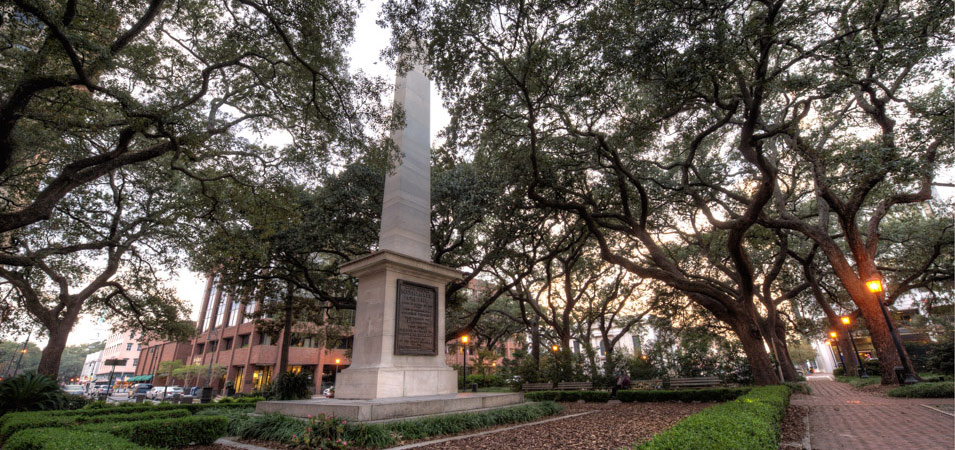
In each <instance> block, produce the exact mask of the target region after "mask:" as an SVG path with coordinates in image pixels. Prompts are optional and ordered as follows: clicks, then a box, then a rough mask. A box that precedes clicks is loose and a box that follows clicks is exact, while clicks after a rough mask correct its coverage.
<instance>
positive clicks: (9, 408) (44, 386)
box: [0, 373, 63, 415]
mask: <svg viewBox="0 0 955 450" xmlns="http://www.w3.org/2000/svg"><path fill="white" fill-rule="evenodd" d="M62 404H63V395H62V393H61V391H60V387H59V385H57V384H56V380H54V379H53V378H50V377H48V376H46V375H37V374H32V373H28V374H25V375H18V376H15V377H13V378H7V379H6V380H3V381H2V382H0V415H2V414H6V413H9V412H14V411H43V410H49V409H57V408H59V407H60V406H61V405H62Z"/></svg>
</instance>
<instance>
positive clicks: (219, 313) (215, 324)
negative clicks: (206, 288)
mask: <svg viewBox="0 0 955 450" xmlns="http://www.w3.org/2000/svg"><path fill="white" fill-rule="evenodd" d="M225 298H226V295H225V294H223V295H220V296H219V306H217V307H216V318H215V322H213V323H212V328H216V327H218V326H219V325H221V324H222V317H223V316H224V315H225Z"/></svg>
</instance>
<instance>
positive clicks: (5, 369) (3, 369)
mask: <svg viewBox="0 0 955 450" xmlns="http://www.w3.org/2000/svg"><path fill="white" fill-rule="evenodd" d="M21 350H23V343H22V342H17V341H3V342H0V375H2V374H11V373H13V369H14V368H16V367H17V359H18V358H19V359H20V371H19V372H17V373H20V374H25V373H30V372H36V369H37V367H38V366H39V365H40V354H41V353H42V350H40V347H37V345H36V343H34V342H27V352H26V353H24V354H23V358H20V355H19V354H18V353H19V352H20V351H21Z"/></svg>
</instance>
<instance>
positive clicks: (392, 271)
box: [335, 250, 461, 399]
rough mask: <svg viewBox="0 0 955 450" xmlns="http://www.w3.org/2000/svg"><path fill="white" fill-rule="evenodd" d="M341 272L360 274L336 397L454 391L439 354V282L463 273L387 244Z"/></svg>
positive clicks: (441, 325) (441, 340) (451, 374)
mask: <svg viewBox="0 0 955 450" xmlns="http://www.w3.org/2000/svg"><path fill="white" fill-rule="evenodd" d="M341 271H342V272H343V273H347V274H349V275H352V276H354V277H356V278H358V307H357V309H356V312H355V338H354V346H353V348H352V362H351V366H349V367H348V368H347V369H345V370H343V371H342V372H341V373H339V374H338V380H337V382H336V383H335V398H336V399H376V398H390V397H413V396H433V395H442V394H456V393H457V373H456V372H455V371H454V369H451V368H450V367H448V366H447V364H446V363H445V356H444V349H445V346H444V335H445V327H444V306H445V305H444V287H445V285H446V284H447V283H448V282H449V281H451V280H453V279H455V278H459V277H460V276H461V273H460V272H458V271H456V270H453V269H449V268H447V267H444V266H440V265H437V264H434V263H431V262H428V261H423V260H420V259H417V258H412V257H409V256H405V255H402V254H399V253H395V252H393V251H389V250H381V251H378V252H376V253H373V254H371V255H368V256H366V257H363V258H358V259H356V260H353V261H349V262H348V263H347V264H345V265H343V266H342V267H341Z"/></svg>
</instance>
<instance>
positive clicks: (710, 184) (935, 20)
mask: <svg viewBox="0 0 955 450" xmlns="http://www.w3.org/2000/svg"><path fill="white" fill-rule="evenodd" d="M388 5H389V6H388V7H387V8H386V19H387V20H388V21H389V22H390V23H391V24H392V25H393V26H394V27H395V30H396V33H395V36H396V41H395V44H396V45H395V48H396V49H397V50H396V51H411V50H412V49H413V46H410V45H408V44H409V43H410V42H414V43H415V44H416V45H417V43H418V42H428V46H427V51H426V57H427V58H428V61H429V63H430V64H431V66H432V67H433V73H434V77H435V79H436V80H437V82H438V85H439V87H440V88H442V89H443V90H444V91H445V92H446V93H447V94H448V95H449V96H450V97H451V99H452V101H453V102H454V103H455V104H456V105H458V107H457V108H456V109H452V111H454V113H455V114H456V116H457V117H456V120H457V122H453V124H454V123H456V124H458V125H459V127H458V130H459V131H458V133H460V134H461V135H462V137H461V138H459V139H458V144H459V145H460V146H461V147H462V148H466V149H468V151H471V152H474V153H478V154H480V153H482V152H483V153H488V154H491V155H495V157H497V158H499V160H501V161H502V162H514V161H519V164H522V167H527V172H528V174H527V175H528V177H530V179H531V182H530V183H529V185H528V189H527V194H528V196H529V197H530V198H532V199H534V200H535V201H536V202H538V203H539V204H540V205H541V206H543V207H546V208H556V209H561V210H565V211H571V212H573V213H574V214H576V215H578V216H579V217H580V218H581V219H582V220H583V221H584V222H585V223H586V225H587V227H588V228H589V230H590V232H591V233H592V234H593V235H594V237H595V239H597V241H598V242H599V243H600V245H601V250H602V256H603V257H604V258H605V259H606V260H607V261H609V262H611V263H614V264H618V265H621V266H623V267H625V268H627V269H628V270H630V271H631V272H633V273H635V274H637V275H639V276H641V277H644V278H654V279H658V280H660V281H662V282H665V283H667V284H668V285H670V286H672V287H674V288H677V289H679V290H681V291H683V292H684V293H685V294H686V295H688V296H689V297H690V298H691V299H692V300H693V301H695V302H696V303H697V304H699V305H701V306H702V307H704V308H706V309H707V310H708V311H710V312H711V313H712V314H714V315H715V316H716V317H717V318H718V319H720V320H721V321H723V322H724V323H726V324H727V325H729V326H730V327H731V328H732V329H733V331H734V333H735V334H736V335H737V336H738V338H739V339H740V341H741V343H742V345H743V347H744V349H745V350H746V354H747V356H748V358H749V360H750V363H751V365H752V368H753V374H754V379H755V381H756V383H759V384H766V383H772V382H775V381H776V380H777V376H776V375H775V374H774V373H773V370H772V368H771V365H770V361H769V358H768V355H767V354H766V352H765V350H764V348H763V340H764V338H765V337H766V336H765V334H767V333H768V334H774V333H773V332H772V331H768V330H766V327H765V326H761V325H760V324H759V323H758V320H756V316H757V312H758V310H759V308H760V307H759V306H758V305H759V304H760V300H761V299H760V298H759V297H760V296H759V295H757V294H758V286H757V285H756V282H757V280H758V278H757V270H756V269H755V268H754V263H753V261H754V258H753V255H752V252H753V249H752V248H751V246H750V244H749V243H748V240H749V238H750V236H751V233H753V232H755V231H756V230H757V229H758V228H759V227H763V228H770V229H785V230H791V231H795V232H798V233H800V234H804V235H806V236H808V237H809V238H810V239H813V240H814V241H816V242H817V243H819V245H820V246H822V247H825V248H823V251H824V253H825V254H826V255H827V259H828V261H829V263H830V264H831V265H832V266H833V267H834V268H835V270H836V271H837V273H839V274H840V278H841V279H842V281H843V284H844V286H845V288H846V289H847V290H848V291H849V293H850V295H851V297H852V298H853V300H854V301H856V303H857V304H859V305H860V307H862V309H863V314H864V315H866V318H867V320H866V322H867V323H868V324H869V325H870V327H872V328H874V330H871V331H872V334H873V337H874V340H875V341H876V347H877V349H878V350H879V354H880V356H881V355H882V354H883V353H884V354H886V357H885V359H883V360H882V364H883V365H884V366H886V367H890V366H891V365H893V364H896V363H897V361H898V359H897V356H896V358H895V359H894V360H893V358H892V356H891V350H892V349H891V346H890V345H887V344H888V343H889V342H890V341H889V340H887V339H888V334H887V328H886V327H885V324H884V321H883V323H882V325H881V326H880V325H879V322H878V320H877V319H878V317H876V316H875V312H877V311H878V309H877V308H876V307H874V306H873V302H874V296H873V295H871V294H869V293H866V292H865V291H863V289H864V288H863V286H862V284H861V281H860V280H864V279H866V278H867V277H870V276H872V275H874V273H873V270H874V269H875V264H874V262H873V261H874V257H875V254H876V251H875V250H876V248H877V245H878V238H877V235H878V229H879V225H880V222H881V219H882V217H884V215H885V212H886V211H888V210H889V209H891V208H892V207H893V206H896V205H899V204H904V203H908V202H913V201H921V200H924V199H926V198H928V195H929V194H928V193H929V187H930V185H931V183H932V179H933V174H934V172H935V171H936V170H938V168H939V167H943V166H945V165H946V164H948V163H950V161H948V159H950V155H951V154H952V152H951V151H950V147H951V142H950V141H951V133H946V132H944V131H942V130H950V129H951V123H950V122H951V114H950V113H949V112H950V111H951V103H950V102H948V101H945V100H944V99H945V98H947V97H946V96H945V95H944V94H943V89H944V88H943V87H942V85H941V84H940V83H939V80H940V78H939V77H938V75H937V73H938V69H937V68H938V67H941V66H940V65H939V64H940V63H942V61H943V59H942V55H943V54H942V53H941V49H942V48H943V47H942V46H941V43H942V42H943V41H944V39H943V34H942V30H945V29H946V24H949V25H950V23H949V22H950V15H946V14H945V12H944V10H945V9H946V8H933V7H930V6H929V5H928V4H927V3H923V2H903V3H893V2H878V1H874V2H861V3H853V4H846V5H842V4H831V3H829V2H809V1H805V2H797V1H785V0H778V1H759V2H750V3H738V2H715V3H714V2H711V3H707V4H704V5H697V4H693V5H689V4H683V3H673V2H664V1H660V2H653V1H651V2H640V3H637V4H634V3H632V2H624V1H622V2H560V1H557V2H532V3H527V2H508V1H501V2H493V3H481V4H477V3H474V2H427V3H426V2H414V3H412V4H410V5H408V4H404V3H402V4H398V3H397V2H392V3H389V4H388ZM897 43H904V45H895V44H897ZM919 81H920V82H923V83H924V82H927V83H928V84H927V85H926V86H927V87H926V89H913V88H912V87H913V86H914V83H916V82H919ZM867 124H874V125H875V126H873V127H867ZM860 129H867V130H874V134H873V136H874V137H873V138H872V139H868V138H867V137H865V136H864V135H863V137H857V136H856V133H855V132H856V131H858V130H860ZM856 155H862V156H861V157H857V156H856ZM883 181H892V182H893V183H894V185H896V186H912V187H911V188H909V187H906V188H904V189H903V190H901V193H891V191H890V190H889V189H888V188H887V187H884V188H880V189H879V188H878V187H879V186H880V183H882V182H883ZM807 182H808V183H811V186H812V188H810V189H809V192H810V193H812V194H813V195H815V197H816V199H818V200H816V204H817V205H820V206H819V207H820V208H822V207H825V208H827V209H826V211H825V212H824V213H822V214H820V215H821V216H825V217H826V218H825V219H824V220H823V219H814V218H813V217H814V216H807V215H805V214H803V213H802V211H804V209H799V208H795V207H793V206H792V205H793V204H798V205H800V206H808V204H807V203H806V202H803V201H802V200H804V199H806V198H807V197H806V195H804V194H803V192H804V191H806V190H807V189H806V186H807ZM885 185H886V183H883V184H882V186H885ZM813 211H815V210H813ZM829 215H833V216H834V218H835V219H834V220H836V221H837V222H838V226H839V227H841V228H842V237H840V238H838V239H842V240H843V241H844V242H845V243H846V247H848V251H849V254H851V255H852V257H851V258H852V260H853V262H854V263H855V265H856V268H853V267H851V266H850V264H849V263H848V259H847V257H846V256H845V255H846V253H844V252H843V250H842V249H841V248H840V246H839V244H838V243H837V241H836V239H837V238H833V237H832V233H829V230H828V228H827V226H824V227H823V229H824V230H825V232H819V231H818V230H817V229H818V228H819V223H820V221H821V220H822V221H824V222H825V223H829V218H828V217H829ZM679 230H683V231H685V232H687V233H695V232H697V231H702V232H706V233H712V234H714V235H717V236H719V242H720V245H721V248H720V256H721V257H722V256H725V258H726V259H725V260H720V261H719V262H720V264H719V265H710V264H707V263H708V262H709V261H707V259H706V258H701V259H697V260H695V261H694V262H695V263H697V264H692V265H691V264H689V263H687V262H686V261H684V260H683V255H681V254H679V253H677V252H674V251H673V250H674V249H673V248H671V247H672V246H671V244H670V239H671V237H670V235H671V234H672V233H674V232H675V231H679ZM865 230H868V231H865ZM863 234H867V236H868V237H867V238H866V239H862V238H861V236H862V235H863ZM699 262H703V263H704V264H702V265H701V264H698V263H699ZM855 270H858V271H859V273H856V272H855ZM763 297H766V296H765V295H763ZM863 306H864V307H863ZM870 315H871V316H872V317H871V319H870V318H869V316H870ZM884 372H886V373H888V372H890V371H889V370H886V371H884Z"/></svg>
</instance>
